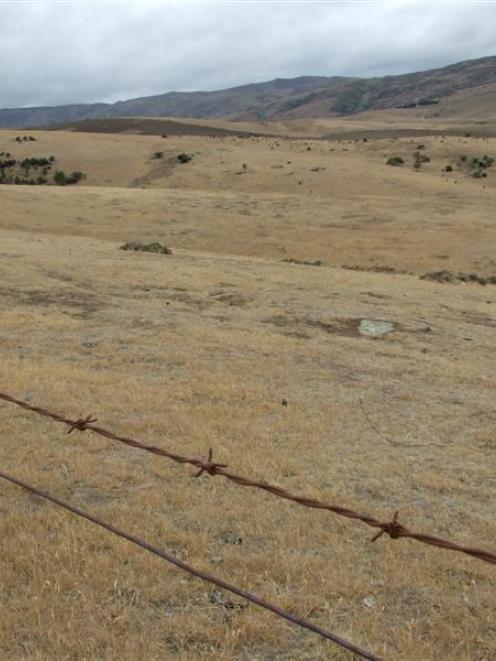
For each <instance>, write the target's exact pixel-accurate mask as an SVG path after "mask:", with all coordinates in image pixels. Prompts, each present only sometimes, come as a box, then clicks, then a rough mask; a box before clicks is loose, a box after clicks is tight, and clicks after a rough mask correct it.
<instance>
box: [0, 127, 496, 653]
mask: <svg viewBox="0 0 496 661" xmlns="http://www.w3.org/2000/svg"><path fill="white" fill-rule="evenodd" d="M3 135H4V136H5V135H6V134H3ZM170 140H171V142H172V140H173V139H170ZM174 140H176V139H174ZM45 141H46V142H45ZM50 141H52V142H50ZM163 142H164V143H165V142H166V143H167V150H169V149H170V152H171V154H172V153H174V152H175V151H177V149H178V148H179V147H180V146H181V149H180V151H183V150H184V151H198V152H201V153H199V154H198V156H196V157H195V159H194V160H193V161H192V162H191V163H190V164H188V165H186V166H184V168H183V167H182V166H181V168H179V167H174V168H173V169H172V170H170V174H168V175H166V174H164V175H163V176H161V177H158V178H157V179H153V178H152V180H150V181H149V183H148V188H149V189H148V190H146V189H145V190H143V189H142V188H136V189H129V188H126V189H124V188H119V186H126V185H129V184H130V183H132V182H133V181H135V180H136V178H138V177H147V176H149V174H150V170H151V169H152V168H153V167H154V164H152V163H150V161H149V155H150V154H151V153H153V151H155V150H156V144H157V139H156V138H150V137H147V138H144V137H135V136H111V137H108V136H97V137H93V136H80V135H74V134H67V135H66V134H48V133H47V134H40V136H39V140H38V142H37V143H33V146H31V148H32V149H33V150H34V151H36V153H40V152H41V151H43V150H42V148H44V147H45V146H46V148H47V149H49V150H50V153H55V154H56V155H57V156H58V157H59V158H60V163H61V165H63V167H64V169H67V170H69V169H73V168H74V169H81V170H84V171H87V172H88V175H89V176H88V179H87V180H86V183H87V184H92V185H88V186H81V185H78V186H77V187H74V188H64V189H61V188H55V187H46V188H44V187H36V188H35V187H3V188H1V189H0V196H1V201H2V211H3V213H2V217H1V219H0V240H1V243H0V277H1V287H0V293H1V296H0V314H1V318H2V323H1V326H0V343H1V347H2V365H1V368H0V375H1V383H2V388H3V389H6V390H8V391H11V392H13V393H14V394H18V395H19V396H21V397H27V398H29V399H30V400H31V401H32V402H33V403H39V404H41V405H45V406H48V407H52V408H55V409H57V410H60V411H65V412H68V413H70V414H72V415H74V416H76V417H78V416H79V415H81V414H87V413H89V412H92V413H95V414H96V415H97V416H98V417H99V418H100V422H101V423H102V424H104V425H106V426H109V427H111V428H115V429H117V430H120V431H124V432H126V433H129V434H134V435H136V436H139V437H141V438H146V439H149V440H151V441H153V442H156V443H159V444H163V445H165V446H167V447H170V448H173V449H177V450H178V451H180V452H184V453H187V454H191V455H198V456H205V455H206V453H207V450H208V448H209V447H213V448H214V450H215V457H216V458H218V459H219V460H220V459H222V460H223V461H225V462H226V463H228V464H229V465H230V467H231V468H233V469H234V470H239V471H241V472H246V473H248V474H251V475H256V476H259V477H260V478H267V479H272V480H274V481H276V482H278V483H281V484H282V485H284V486H286V487H288V488H290V489H293V490H295V491H301V492H304V493H309V494H314V495H318V496H320V497H324V498H327V499H329V500H331V501H333V502H337V503H340V504H344V505H350V506H353V507H356V508H357V509H361V510H365V511H372V512H374V513H377V514H379V515H380V516H383V517H384V518H385V519H387V518H389V517H390V515H391V513H392V512H393V511H394V510H396V509H399V510H400V512H401V519H403V520H404V521H405V522H406V523H407V524H409V525H411V526H412V527H414V528H418V529H421V530H426V531H431V532H432V533H434V534H436V533H437V534H440V535H444V536H448V537H451V538H453V539H455V540H457V541H459V542H462V543H463V542H465V543H468V544H470V543H475V544H481V545H484V546H486V547H488V548H490V549H491V548H492V549H494V548H496V527H495V525H494V521H493V517H492V508H491V502H492V500H493V498H491V496H494V487H495V485H494V479H493V475H494V472H495V468H496V466H495V465H494V460H493V458H492V454H491V448H492V446H493V426H494V425H493V420H492V417H491V416H492V400H491V392H492V389H493V388H494V374H493V370H492V368H491V361H492V354H493V345H494V327H495V321H494V305H495V303H496V297H495V291H496V288H494V287H480V286H478V285H459V286H452V285H438V284H433V283H429V282H425V281H421V280H419V279H418V277H417V276H416V275H388V274H375V273H366V272H354V271H348V270H344V269H340V268H333V267H329V266H324V267H321V268H312V267H305V266H297V265H292V264H284V263H281V262H280V259H281V258H282V257H284V256H287V257H299V258H305V259H315V258H317V257H320V258H323V259H324V260H325V261H326V262H328V263H330V264H346V263H361V264H362V265H363V266H368V265H372V264H381V263H387V264H390V265H394V266H396V268H398V269H404V270H411V271H412V272H421V271H422V270H426V269H428V268H435V267H438V266H445V265H448V267H450V268H453V269H456V270H457V269H460V270H471V269H474V270H477V271H479V272H481V273H487V274H489V273H490V272H492V273H494V262H491V259H492V256H491V252H490V248H491V245H494V234H493V233H494V230H493V224H491V214H490V208H491V203H492V202H494V188H493V184H492V183H491V181H490V180H489V182H488V186H487V188H485V189H482V187H481V184H480V182H475V180H471V179H464V178H461V177H458V175H457V177H458V179H459V182H460V183H459V184H456V185H455V184H454V183H453V182H452V179H451V178H449V179H447V178H444V177H443V176H442V175H441V173H440V171H439V169H440V168H439V165H440V164H441V163H444V161H445V160H446V158H447V157H448V156H449V154H455V153H458V151H459V149H460V148H463V149H464V151H466V153H471V151H473V152H474V153H478V152H479V151H480V150H481V147H482V145H483V144H484V147H485V150H487V151H490V150H491V147H492V145H491V144H490V143H489V144H488V143H482V142H478V141H477V142H476V141H475V140H474V141H468V142H466V143H463V142H462V143H459V142H457V141H456V140H454V139H450V140H448V139H446V140H445V141H444V142H443V143H441V142H439V141H437V140H436V141H432V142H429V141H426V147H428V149H426V151H427V152H428V153H431V154H432V155H433V162H432V163H431V164H428V166H427V167H426V169H425V171H423V172H421V173H417V174H416V173H414V172H412V171H411V169H410V168H408V169H404V170H400V169H395V168H388V167H386V166H385V165H383V163H384V158H383V153H386V152H389V150H390V149H393V148H394V151H395V153H396V152H397V151H398V150H401V149H404V150H405V152H406V153H409V151H410V150H412V149H413V148H414V147H415V145H413V146H412V145H411V144H410V143H409V142H408V141H399V142H396V143H394V145H388V144H386V143H384V144H383V143H382V142H381V143H360V144H355V143H353V144H349V145H348V144H346V145H340V146H339V147H338V146H337V145H327V144H326V143H317V142H315V143H309V144H311V148H312V151H311V152H307V151H306V147H305V146H304V143H300V142H298V143H293V142H289V143H286V142H284V143H281V144H280V146H279V147H278V146H276V144H275V141H267V142H266V143H263V142H260V141H259V142H258V143H252V142H251V141H248V140H242V141H230V140H224V141H209V140H206V139H202V142H201V144H200V143H199V142H198V141H197V139H193V138H191V139H184V138H182V139H181V140H180V141H178V142H177V143H175V142H172V144H170V143H169V142H168V141H163ZM160 144H162V143H160ZM324 145H325V151H324ZM23 148H24V147H23ZM164 148H165V147H164ZM183 148H184V149H183ZM331 148H334V149H343V148H344V149H349V150H350V151H348V152H342V151H335V152H329V151H328V150H329V149H331ZM223 150H225V151H223ZM0 151H1V146H0ZM222 160H225V161H226V162H225V163H221V161H222ZM287 160H292V161H293V163H292V165H293V167H294V169H295V172H297V173H298V174H297V175H296V176H300V177H301V178H302V179H303V177H308V181H307V180H306V179H303V181H304V182H305V183H304V184H302V185H298V184H296V185H294V184H292V183H291V184H290V183H289V182H288V179H289V177H290V175H286V176H284V175H283V173H281V172H280V169H279V168H277V169H273V168H272V167H271V166H272V165H274V164H280V163H284V161H287ZM243 162H247V163H248V165H249V170H248V172H247V174H243V175H234V174H232V175H231V176H229V175H228V174H226V171H227V172H232V171H234V170H235V168H237V167H239V164H240V163H243ZM252 163H253V164H252ZM322 163H324V166H325V167H326V170H323V171H319V172H315V173H312V172H310V169H309V168H310V167H314V166H315V165H321V164H322ZM190 166H191V167H190ZM252 169H253V172H251V170H252ZM353 174H355V178H353ZM314 175H315V179H310V177H313V176H314ZM292 176H294V175H292ZM107 179H109V180H110V181H107ZM308 182H311V183H308ZM109 184H111V185H112V187H109ZM143 185H146V182H142V183H141V184H140V186H143ZM297 186H298V188H297ZM310 186H312V188H310ZM310 190H313V191H314V192H313V193H310ZM300 191H301V192H300ZM377 216H379V217H380V218H381V219H383V222H382V223H381V222H377V220H374V219H375V218H376V217H377ZM386 217H387V218H389V222H386V221H385V220H384V219H385V218H386ZM336 224H340V225H342V226H343V227H335V225H336ZM131 238H138V239H143V238H144V239H159V240H161V241H163V242H164V243H166V244H167V245H170V246H171V247H172V248H173V250H174V255H173V256H172V257H162V256H157V255H149V254H141V253H124V252H121V251H119V250H118V246H119V245H120V243H121V242H123V241H124V240H128V239H131ZM281 245H282V246H283V247H284V248H285V251H284V250H282V248H281ZM441 249H442V250H443V251H444V253H445V254H447V255H448V257H445V258H441V257H436V256H435V255H439V254H440V253H439V251H440V250H441ZM362 318H372V319H388V320H390V321H392V322H394V323H395V330H394V332H392V333H390V334H389V335H387V336H386V337H384V338H382V339H376V340H374V339H370V338H366V337H362V336H360V335H359V334H358V333H357V332H356V328H357V320H359V319H362ZM427 329H430V330H427ZM283 398H285V399H287V400H288V403H289V405H288V406H287V407H283V406H281V401H282V399H283ZM361 401H362V403H363V404H361ZM362 405H363V407H364V409H365V411H366V412H367V416H368V417H367V416H366V415H365V414H364V412H363V409H362ZM0 419H1V420H2V429H4V432H5V433H4V442H3V444H2V447H3V449H2V456H1V464H2V466H3V467H4V468H5V469H6V470H9V471H11V472H12V473H14V474H17V475H19V476H20V477H23V478H26V479H27V480H28V481H31V482H33V483H36V484H39V485H42V486H45V487H47V488H49V489H50V490H51V491H54V492H56V493H58V494H59V495H62V496H63V497H66V498H67V499H69V500H71V501H72V502H74V503H76V504H80V505H81V506H82V507H86V508H88V509H90V510H92V511H95V512H98V513H99V514H101V515H102V516H103V517H104V518H107V519H110V520H112V521H114V522H116V523H118V524H120V525H122V526H123V527H125V528H127V529H132V530H134V531H136V532H137V533H139V534H142V535H144V536H145V537H147V538H148V539H150V540H151V541H154V542H156V543H158V544H161V545H164V546H166V547H168V548H171V549H172V550H173V551H174V552H176V553H177V554H178V555H180V556H181V557H183V558H187V559H188V560H189V561H191V562H192V563H194V564H196V565H198V566H202V567H204V568H207V569H209V570H211V571H213V572H214V573H217V574H219V575H222V576H224V577H226V578H227V579H229V580H232V581H233V582H237V583H240V584H243V585H245V586H246V587H248V588H251V589H253V590H255V591H258V592H260V593H262V594H264V595H265V596H266V597H268V598H270V599H273V600H274V601H277V602H278V603H280V604H281V605H283V606H286V607H287V608H289V609H294V610H295V611H297V612H300V613H302V614H303V615H306V616H308V617H312V618H313V619H315V620H316V621H317V622H318V623H320V624H321V625H323V626H328V627H329V628H331V629H333V630H334V631H336V632H338V633H340V634H342V635H344V636H348V637H350V638H351V639H353V640H354V642H356V643H359V644H362V645H365V646H369V647H371V648H372V649H373V650H374V651H376V652H377V653H379V654H385V655H386V656H387V657H388V658H395V659H396V658H401V659H414V658H419V657H420V658H422V659H438V658H445V659H465V658H466V659H469V658H470V659H472V658H476V657H477V655H479V656H482V657H484V658H491V655H492V654H494V650H495V649H496V648H495V645H496V639H495V632H494V627H492V624H491V622H492V614H493V612H492V611H493V603H492V594H493V593H494V587H495V579H494V571H493V570H492V569H491V568H490V567H489V566H484V565H483V564H482V563H478V562H476V561H475V560H470V559H465V558H463V557H458V556H457V555H455V554H450V553H448V552H442V551H436V550H434V549H428V548H426V547H422V546H418V545H415V544H413V543H409V542H398V543H393V542H388V541H387V540H385V539H383V540H381V541H378V542H377V543H376V544H370V543H369V542H368V539H369V538H370V531H369V530H368V529H366V528H363V527H362V526H361V525H359V524H354V523H353V522H347V521H346V520H340V519H337V518H332V517H329V516H326V515H323V514H321V513H318V512H312V511H309V510H306V509H303V508H298V507H297V506H294V505H291V504H288V503H284V502H282V501H278V500H276V499H273V498H271V497H269V496H265V495H263V494H260V493H252V492H246V491H244V490H242V489H240V488H237V487H233V486H226V485H225V484H223V483H222V481H221V480H220V479H217V478H215V479H213V478H207V477H205V478H202V479H201V480H192V479H189V475H190V474H191V472H190V471H188V470H186V469H183V468H181V467H177V466H174V465H170V464H169V463H168V462H166V461H165V460H160V459H158V458H153V457H151V456H150V457H148V456H144V455H142V454H140V453H137V452H133V451H131V450H129V449H126V448H124V447H120V446H117V445H114V444H112V443H107V442H105V441H102V440H98V439H97V438H93V437H91V436H90V435H89V434H85V435H80V436H75V435H74V434H73V435H71V436H70V437H67V436H66V435H65V434H64V433H63V430H62V429H61V428H60V427H58V426H57V425H55V424H50V423H47V422H44V421H42V420H39V419H37V418H34V417H33V416H31V415H28V414H24V413H22V412H20V411H17V410H15V409H12V408H9V407H8V406H6V405H2V406H0ZM398 442H400V443H401V444H400V445H398ZM0 534H1V538H2V540H3V541H2V557H1V560H0V574H1V576H2V585H3V590H2V593H1V597H0V599H1V601H2V610H3V613H4V615H3V617H2V619H1V621H0V657H1V656H3V657H4V658H9V659H21V658H22V659H46V658H56V659H62V658H67V657H72V658H89V659H102V658H103V659H114V658H116V655H117V650H118V653H119V657H120V658H124V659H135V658H139V657H141V658H144V659H158V658H181V659H197V658H216V659H230V658H239V659H244V658H250V659H253V658H256V659H270V658H274V657H277V658H280V659H294V658H304V659H305V658H306V659H328V658H336V659H343V658H348V657H346V656H345V655H343V654H342V653H341V652H339V651H337V649H336V648H333V647H330V646H329V645H325V644H323V643H320V642H319V641H317V640H315V639H314V638H313V637H311V636H307V635H305V634H301V633H299V632H297V631H294V630H293V629H290V628H288V627H287V626H286V625H284V624H282V623H280V622H277V621H275V620H273V619H272V618H271V617H270V616H265V615H263V614H261V613H259V612H258V611H257V610H256V609H255V608H252V607H250V608H248V609H246V610H242V611H238V610H234V611H233V610H231V609H226V608H225V607H223V606H222V605H219V599H218V598H217V596H213V595H212V594H211V593H210V590H209V588H208V587H207V586H205V585H202V584H200V583H198V582H196V581H193V580H189V579H187V578H185V577H184V576H183V575H182V574H179V573H177V572H176V571H174V570H169V569H168V568H167V567H166V566H163V565H162V564H159V563H158V561H155V560H153V559H151V558H148V557H146V556H145V555H144V554H143V553H140V552H136V551H135V550H134V549H132V548H130V547H129V546H128V545H126V544H124V543H122V542H119V541H117V540H114V539H112V538H110V537H109V536H108V535H107V534H105V533H103V532H102V533H100V532H98V531H96V530H94V529H93V528H90V527H89V526H88V525H87V524H84V523H82V522H78V521H74V520H72V519H70V518H69V517H68V516H66V515H65V514H62V513H59V512H57V511H56V510H54V509H53V508H52V507H51V506H48V505H45V504H44V503H41V502H39V501H38V500H37V499H34V498H31V497H29V496H27V495H25V494H22V493H20V492H19V491H18V490H17V489H14V488H13V487H10V486H5V485H2V486H1V487H0ZM236 535H239V536H240V537H241V538H242V543H241V544H234V545H233V544H231V543H229V540H231V541H232V540H233V539H235V536H236ZM370 596H372V597H373V599H374V606H373V607H372V608H368V607H366V606H365V605H364V603H363V600H364V598H365V597H370ZM225 599H226V600H229V599H230V597H229V596H227V595H226V596H225ZM214 602H215V603H214ZM220 603H221V604H222V600H220Z"/></svg>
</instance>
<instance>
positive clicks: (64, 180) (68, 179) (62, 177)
mask: <svg viewBox="0 0 496 661" xmlns="http://www.w3.org/2000/svg"><path fill="white" fill-rule="evenodd" d="M85 176H86V175H85V174H84V173H83V172H77V171H76V172H71V174H66V173H65V172H64V171H63V170H57V171H56V172H55V174H54V176H53V180H54V182H55V183H56V184H57V185H58V186H70V185H72V184H77V183H78V182H79V181H81V179H84V177H85Z"/></svg>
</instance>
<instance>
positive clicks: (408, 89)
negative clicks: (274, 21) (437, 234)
mask: <svg viewBox="0 0 496 661" xmlns="http://www.w3.org/2000/svg"><path fill="white" fill-rule="evenodd" d="M482 87H483V88H484V93H485V98H484V104H483V106H482V107H479V104H478V98H479V96H478V92H479V90H480V89H481V88H482ZM457 94H461V98H460V99H458V101H459V102H458V101H457V99H456V98H455V96H456V95H457ZM471 98H473V102H471ZM453 99H454V100H455V102H454V104H453V103H452V102H451V101H452V100H453ZM446 103H447V105H446ZM391 108H420V109H423V110H426V111H428V114H430V115H433V116H436V115H437V114H438V113H441V114H443V115H444V116H458V115H460V114H461V115H462V116H477V117H480V118H483V117H485V116H486V115H487V114H488V113H489V114H492V115H494V113H495V108H496V57H485V58H481V59H477V60H469V61H465V62H460V63H458V64H453V65H450V66H447V67H443V68H440V69H433V70H429V71H422V72H416V73H409V74H403V75H397V76H384V77H379V78H349V77H340V76H334V77H322V76H303V77H299V78H293V79H287V80H285V79H276V80H273V81H270V82H266V83H256V84H250V85H243V86H240V87H234V88H230V89H226V90H219V91H213V92H167V93H165V94H160V95H156V96H149V97H143V98H137V99H130V100H127V101H119V102H117V103H114V104H101V103H99V104H90V105H87V104H81V105H77V104H74V105H68V106H58V107H57V106H55V107H43V108H14V109H4V110H0V127H7V128H8V127H13V128H21V127H35V126H38V127H41V126H48V125H51V124H57V123H67V122H72V121H77V120H81V119H92V118H105V117H129V116H149V117H165V116H169V117H197V118H224V119H229V120H236V121H241V120H242V121H249V120H280V119H298V118H312V117H332V116H347V115H351V114H355V113H359V112H365V111H369V110H384V109H391Z"/></svg>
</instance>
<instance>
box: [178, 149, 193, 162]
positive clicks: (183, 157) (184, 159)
mask: <svg viewBox="0 0 496 661" xmlns="http://www.w3.org/2000/svg"><path fill="white" fill-rule="evenodd" d="M192 159H193V154H186V152H181V153H180V154H179V155H178V157H177V160H178V161H179V163H189V162H190V161H191V160H192Z"/></svg>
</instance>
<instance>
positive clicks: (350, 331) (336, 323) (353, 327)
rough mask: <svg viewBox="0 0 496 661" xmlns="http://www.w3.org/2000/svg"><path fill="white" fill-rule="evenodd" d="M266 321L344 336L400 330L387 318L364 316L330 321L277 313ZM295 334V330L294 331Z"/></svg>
mask: <svg viewBox="0 0 496 661" xmlns="http://www.w3.org/2000/svg"><path fill="white" fill-rule="evenodd" d="M264 323H270V324H274V325H275V326H279V327H281V328H284V327H292V328H294V327H295V326H296V327H297V328H302V327H305V326H306V327H307V328H308V327H310V328H318V329H319V330H322V331H324V332H325V333H330V334H332V335H341V336H342V337H360V338H362V337H363V338H372V339H376V338H380V337H383V336H385V335H387V334H389V333H391V332H392V331H394V330H399V329H400V327H399V325H398V324H396V323H393V322H391V321H387V320H383V319H381V320H374V319H364V318H362V317H349V318H346V317H336V318H334V319H331V320H329V321H322V320H321V319H301V318H294V317H285V316H283V315H277V316H274V317H269V318H268V319H265V320H264ZM292 334H294V330H293V331H292Z"/></svg>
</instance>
